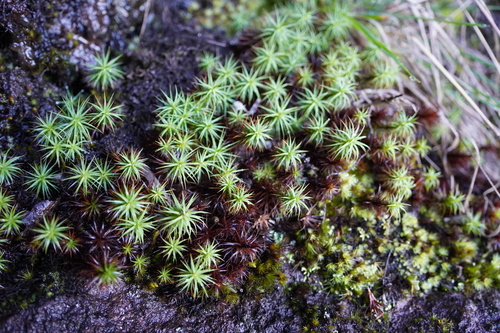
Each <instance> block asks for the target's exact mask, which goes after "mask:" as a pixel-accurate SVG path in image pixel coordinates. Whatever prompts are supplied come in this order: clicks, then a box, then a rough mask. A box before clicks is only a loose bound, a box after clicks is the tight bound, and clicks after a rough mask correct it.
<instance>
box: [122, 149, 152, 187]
mask: <svg viewBox="0 0 500 333" xmlns="http://www.w3.org/2000/svg"><path fill="white" fill-rule="evenodd" d="M141 151H142V150H141V149H139V150H136V149H130V150H129V151H122V152H119V153H117V154H116V159H117V161H116V166H117V171H118V172H119V174H120V177H121V178H123V180H124V181H128V180H139V179H140V178H141V175H142V174H143V173H144V172H145V171H146V169H147V167H148V166H147V164H146V159H145V158H141Z"/></svg>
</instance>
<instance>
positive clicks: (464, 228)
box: [0, 2, 500, 296]
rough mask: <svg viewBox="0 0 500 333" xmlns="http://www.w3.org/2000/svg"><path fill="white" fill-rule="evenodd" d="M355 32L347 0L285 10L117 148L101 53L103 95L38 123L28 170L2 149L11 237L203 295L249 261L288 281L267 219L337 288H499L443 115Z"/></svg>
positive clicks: (97, 78)
mask: <svg viewBox="0 0 500 333" xmlns="http://www.w3.org/2000/svg"><path fill="white" fill-rule="evenodd" d="M359 27H364V26H363V25H362V23H361V21H359V19H357V18H356V17H355V16H354V15H353V12H352V9H351V8H348V7H346V6H343V5H339V4H338V3H337V2H333V3H329V2H326V3H325V4H323V2H321V4H320V5H315V4H314V2H293V3H291V4H289V5H286V6H282V7H279V8H278V9H276V10H275V11H274V12H272V13H270V14H268V15H266V16H264V17H263V18H262V19H261V21H260V22H259V23H258V24H257V25H256V26H255V28H256V30H257V31H259V33H258V35H257V36H255V41H256V42H255V43H254V44H253V45H252V46H251V47H248V49H246V50H244V51H243V53H242V56H241V59H240V60H236V59H234V58H233V57H228V58H224V59H222V58H220V57H218V56H216V55H213V54H204V55H203V56H202V57H201V59H200V67H201V68H202V70H203V75H202V76H201V77H200V78H199V79H198V81H197V84H196V88H195V89H194V91H192V92H190V93H184V92H180V91H177V90H173V91H169V92H164V93H163V96H161V97H159V105H158V108H157V109H156V111H155V112H156V123H155V127H156V129H157V132H156V135H157V137H156V139H155V142H154V143H151V145H148V146H145V147H122V148H120V149H115V150H114V151H105V150H104V149H102V147H98V146H97V145H96V142H99V140H100V138H102V137H103V136H106V135H108V134H109V133H112V132H113V131H114V130H115V129H116V128H117V127H119V123H120V121H122V120H123V121H126V119H124V117H123V115H122V114H121V109H122V107H121V106H119V105H117V104H116V103H115V102H114V98H113V97H112V96H111V95H110V94H111V92H112V88H113V87H114V85H115V84H117V82H118V81H119V80H120V79H123V77H124V76H123V74H124V73H123V72H122V70H121V69H120V64H119V60H118V58H111V57H110V53H106V54H103V55H101V56H97V57H96V63H97V64H96V65H91V66H90V67H89V68H88V70H89V73H88V82H89V84H90V85H91V86H92V87H94V88H95V89H96V90H94V91H93V95H92V96H91V97H89V98H84V97H83V96H80V95H77V96H72V95H71V94H68V95H67V96H66V97H65V98H64V99H63V101H62V102H61V107H60V110H58V111H54V112H53V113H50V114H48V115H45V116H44V117H39V118H38V119H37V122H36V124H35V125H34V128H33V140H34V142H35V143H36V146H37V150H38V156H40V157H41V162H40V163H37V164H34V165H32V166H30V167H28V169H29V170H28V171H27V172H22V167H21V164H20V162H19V161H18V158H17V157H9V153H8V152H5V153H2V155H1V157H0V183H2V185H5V188H6V189H5V190H2V191H0V214H1V216H0V229H1V230H2V231H3V238H5V239H2V240H3V242H4V243H5V242H10V243H11V244H16V245H19V246H23V247H30V248H32V249H33V250H34V251H40V250H43V251H44V252H49V251H50V252H55V253H54V254H53V255H57V256H60V257H61V258H63V260H66V261H68V262H70V261H71V262H74V261H77V262H82V263H84V264H85V267H86V269H87V270H88V271H91V273H92V276H93V277H94V281H95V282H96V283H98V284H108V283H114V282H117V281H119V280H120V279H122V278H128V279H134V280H136V281H141V282H143V283H148V284H149V285H168V284H171V283H173V282H175V283H176V284H177V286H178V287H179V288H180V289H181V290H183V291H187V292H189V293H191V294H192V295H193V296H197V295H207V294H209V293H210V294H218V293H221V292H222V293H231V292H232V290H234V287H235V286H238V285H240V284H242V283H243V282H244V281H245V280H246V278H247V276H248V274H250V273H251V278H250V280H251V281H259V284H261V287H256V288H253V289H254V290H258V291H262V290H266V289H267V288H269V286H270V285H272V282H273V281H275V280H279V281H281V282H283V281H284V280H285V278H284V276H283V274H282V273H280V272H279V269H280V267H281V266H280V265H279V263H278V261H279V259H278V254H277V252H278V251H277V250H276V249H269V245H271V244H272V243H273V240H272V238H271V237H270V232H271V231H275V232H277V233H275V235H280V234H281V235H283V234H286V235H287V236H289V237H290V238H292V242H291V243H290V244H289V245H290V246H289V248H290V252H289V253H288V254H287V255H286V256H287V258H288V260H289V262H290V263H292V264H294V265H295V266H297V267H299V268H300V269H301V270H302V272H303V275H304V278H305V279H308V278H309V277H310V276H312V274H313V273H314V274H316V275H319V276H320V278H321V283H322V285H323V286H324V287H325V289H326V290H328V291H330V292H332V293H335V294H341V295H351V294H360V293H363V292H365V291H366V290H369V288H372V287H374V286H378V285H381V284H382V282H383V281H385V280H387V279H388V278H389V276H390V277H392V279H394V280H395V281H396V280H397V281H402V283H400V284H399V285H398V288H400V289H406V290H408V291H410V292H421V291H422V292H426V291H429V290H431V289H432V288H440V287H441V288H458V289H460V288H463V286H464V283H466V284H467V285H470V286H472V287H474V288H476V289H482V288H486V287H493V286H498V285H499V283H500V278H499V273H500V271H499V270H500V265H498V261H499V260H500V259H499V258H500V257H499V255H498V253H493V252H494V251H498V244H496V243H494V242H490V243H489V244H487V242H486V240H485V237H484V235H485V233H486V232H487V231H489V230H491V229H492V228H494V226H495V223H496V221H497V220H498V218H497V217H495V215H494V214H495V212H496V209H495V207H494V206H492V207H490V208H488V210H487V211H486V212H483V213H482V214H480V213H479V212H480V210H479V209H477V208H476V207H480V206H481V204H482V202H481V199H479V198H474V197H469V198H468V200H469V205H468V209H467V212H466V209H465V206H464V201H465V195H464V194H463V193H462V192H461V191H460V188H458V187H456V186H455V185H453V183H452V182H450V181H448V180H447V179H446V178H445V177H444V175H442V174H441V173H440V171H438V169H439V161H438V160H437V158H436V156H434V155H433V154H432V153H431V152H430V150H431V148H430V147H429V144H428V142H427V140H426V139H425V135H426V131H427V129H428V128H429V127H430V126H432V120H433V119H434V118H435V111H434V110H432V109H431V108H429V107H426V106H425V105H423V104H422V103H419V102H418V101H415V100H414V99H412V98H410V97H408V96H403V95H399V94H394V93H393V92H392V91H389V95H386V94H387V91H386V90H374V88H375V89H383V88H391V87H393V86H394V85H397V84H399V83H400V82H401V81H402V79H403V78H402V77H400V75H399V74H398V67H397V66H396V65H395V64H394V63H393V62H392V60H391V59H390V58H389V57H387V56H386V55H385V54H384V53H383V52H382V51H380V50H379V49H377V48H376V47H375V46H372V45H370V44H369V43H368V42H367V41H364V39H363V35H365V34H366V30H363V31H362V33H361V34H360V33H359V30H356V29H359ZM360 39H361V40H363V41H364V42H363V43H360V42H359V40H360ZM360 44H363V45H365V44H368V45H367V46H360ZM384 94H385V95H384ZM90 99H92V100H93V101H94V103H90V102H89V100H90ZM19 178H22V179H23V180H24V184H25V189H26V190H27V191H29V192H32V193H33V194H35V195H36V197H37V198H39V199H56V198H57V201H50V202H49V203H50V205H49V204H47V205H45V203H46V202H47V201H40V202H39V203H38V204H37V205H45V206H47V207H48V206H50V207H51V208H50V209H48V210H47V211H44V212H42V213H41V214H38V215H36V214H35V216H34V217H33V216H32V215H33V214H30V215H31V216H30V217H29V219H28V218H27V217H25V218H24V219H23V214H22V213H19V210H18V209H17V208H15V206H14V205H13V202H14V198H13V197H12V195H10V194H9V184H11V183H12V181H13V180H14V179H19ZM56 189H57V190H59V193H60V195H58V196H57V197H56V195H55V191H56ZM463 216H466V218H465V219H464V218H463ZM29 221H32V222H29ZM487 246H489V249H490V251H486V249H487ZM2 248H3V249H4V250H3V251H0V269H1V270H3V271H7V270H8V269H9V262H8V260H9V256H10V255H13V254H11V250H10V249H9V248H8V246H6V245H5V244H4V245H2ZM61 253H62V254H61ZM394 276H396V277H394Z"/></svg>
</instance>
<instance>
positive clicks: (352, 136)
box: [330, 123, 368, 160]
mask: <svg viewBox="0 0 500 333" xmlns="http://www.w3.org/2000/svg"><path fill="white" fill-rule="evenodd" d="M362 133H363V129H362V128H360V127H356V126H355V125H354V124H353V123H350V124H343V127H342V128H335V129H334V130H333V132H332V133H331V137H330V141H331V142H332V143H331V144H330V148H331V152H332V154H333V155H334V157H335V158H340V159H345V160H349V159H357V158H359V156H360V154H361V152H362V151H364V150H366V149H368V145H367V144H366V143H364V142H362V140H363V139H365V138H366V136H365V135H362Z"/></svg>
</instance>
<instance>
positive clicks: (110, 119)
mask: <svg viewBox="0 0 500 333" xmlns="http://www.w3.org/2000/svg"><path fill="white" fill-rule="evenodd" d="M113 104H114V101H113V96H111V97H109V98H108V97H107V96H106V95H105V96H104V97H103V98H102V100H98V101H97V103H96V104H91V105H92V107H94V110H95V111H96V113H95V115H94V116H93V117H92V122H93V123H94V124H95V127H96V128H97V129H99V130H100V131H101V132H104V131H105V130H114V129H115V128H116V124H117V122H119V121H121V120H122V119H123V115H122V114H121V109H122V106H121V105H113Z"/></svg>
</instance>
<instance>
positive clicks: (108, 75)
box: [87, 50, 125, 90]
mask: <svg viewBox="0 0 500 333" xmlns="http://www.w3.org/2000/svg"><path fill="white" fill-rule="evenodd" d="M94 62H95V63H94V64H89V65H88V66H87V69H88V72H89V74H88V80H89V82H90V84H91V85H92V86H93V87H94V88H96V89H99V90H106V89H108V88H114V86H115V85H116V83H117V81H119V80H121V79H122V78H123V76H124V74H125V73H124V72H123V71H122V70H121V69H120V66H121V63H120V56H118V57H116V58H112V59H111V52H110V50H108V51H107V52H106V53H104V52H103V53H102V54H101V55H95V56H94Z"/></svg>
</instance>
